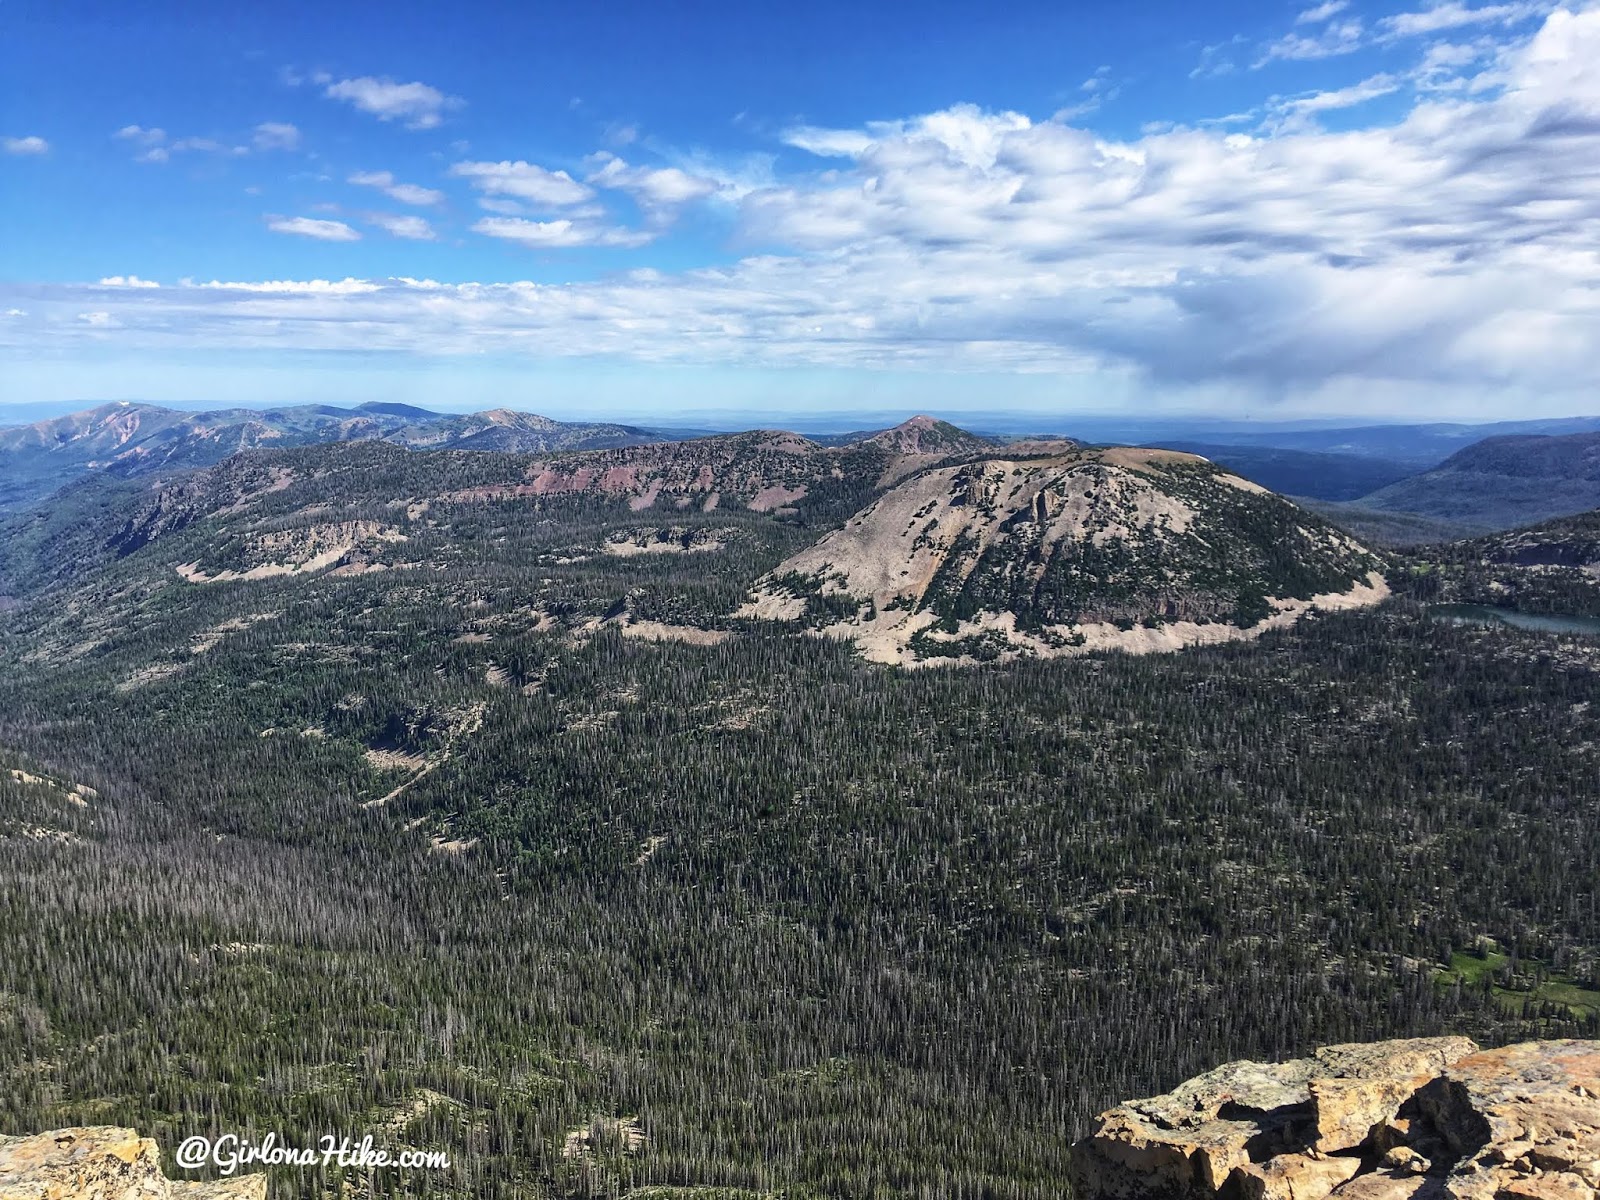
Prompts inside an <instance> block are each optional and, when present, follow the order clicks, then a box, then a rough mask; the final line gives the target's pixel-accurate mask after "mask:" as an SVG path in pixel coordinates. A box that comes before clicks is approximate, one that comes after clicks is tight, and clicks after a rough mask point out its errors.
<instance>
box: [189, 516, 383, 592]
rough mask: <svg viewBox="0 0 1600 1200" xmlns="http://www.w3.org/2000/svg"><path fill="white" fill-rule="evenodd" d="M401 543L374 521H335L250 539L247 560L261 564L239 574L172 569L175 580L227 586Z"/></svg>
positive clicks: (195, 566)
mask: <svg viewBox="0 0 1600 1200" xmlns="http://www.w3.org/2000/svg"><path fill="white" fill-rule="evenodd" d="M405 540H406V535H405V534H403V533H401V532H400V531H399V530H398V529H396V528H394V527H393V526H389V525H383V524H381V523H379V522H377V521H336V522H329V523H326V524H317V525H306V526H303V527H301V528H298V529H286V530H279V531H275V532H271V533H262V534H257V535H255V536H253V537H252V538H251V539H250V549H249V551H248V553H249V555H250V557H252V558H258V559H261V560H263V561H259V562H257V563H255V564H254V565H253V566H250V567H247V568H245V569H244V570H243V571H235V570H231V569H230V570H224V571H218V572H216V573H215V574H211V575H208V574H206V573H204V572H203V571H201V570H200V564H199V563H198V562H190V563H182V564H180V565H179V566H178V567H177V568H176V570H177V572H178V575H179V577H180V578H182V579H184V580H185V581H186V582H188V583H230V582H233V581H234V580H239V579H272V578H275V577H277V576H282V575H311V574H315V573H316V572H318V571H322V570H326V569H327V568H328V567H331V566H334V565H335V564H336V563H338V562H340V561H341V560H342V559H343V558H344V557H345V556H346V555H347V554H349V553H350V552H351V551H352V550H355V549H356V548H357V547H359V546H362V545H371V544H373V543H377V542H403V541H405ZM348 573H352V574H353V573H356V572H348Z"/></svg>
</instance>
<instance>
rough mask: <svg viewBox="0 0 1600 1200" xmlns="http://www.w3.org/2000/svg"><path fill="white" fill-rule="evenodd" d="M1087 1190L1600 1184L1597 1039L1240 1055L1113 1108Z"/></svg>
mask: <svg viewBox="0 0 1600 1200" xmlns="http://www.w3.org/2000/svg"><path fill="white" fill-rule="evenodd" d="M1074 1183H1075V1185H1076V1188H1077V1191H1078V1194H1079V1196H1080V1197H1081V1198H1082V1200H1156V1198H1166V1200H1205V1198H1207V1197H1213V1196H1219V1195H1220V1196H1221V1197H1222V1198H1223V1200H1328V1198H1329V1197H1331V1198H1332V1200H1596V1195H1595V1188H1596V1186H1597V1185H1600V1042H1576V1041H1569V1042H1528V1043H1525V1044H1523V1045H1519V1046H1508V1047H1505V1048H1503V1049H1499V1050H1487V1051H1480V1050H1479V1049H1478V1048H1477V1047H1476V1046H1475V1045H1474V1044H1473V1043H1472V1042H1471V1041H1469V1040H1468V1039H1466V1038H1419V1039H1412V1040H1406V1041H1392V1042H1377V1043H1372V1044H1369V1045H1348V1046H1329V1047H1325V1048H1323V1049H1321V1050H1318V1051H1317V1052H1316V1053H1315V1054H1314V1055H1312V1056H1311V1057H1310V1058H1303V1059H1296V1060H1294V1061H1291V1062H1285V1063H1253V1062H1236V1063H1229V1064H1227V1065H1225V1066H1222V1067H1218V1068H1217V1069H1216V1070H1214V1071H1208V1072H1207V1073H1206V1074H1204V1075H1200V1076H1197V1077H1196V1078H1194V1079H1191V1080H1189V1081H1188V1082H1187V1083H1184V1084H1181V1085H1179V1086H1178V1087H1177V1088H1174V1089H1173V1090H1172V1091H1171V1092H1168V1093H1167V1094H1166V1095H1164V1096H1155V1097H1152V1098H1150V1099H1147V1100H1135V1101H1131V1102H1129V1103H1127V1104H1123V1105H1120V1106H1118V1107H1117V1108H1114V1109H1112V1110H1110V1111H1109V1112H1107V1113H1105V1114H1103V1115H1102V1116H1101V1118H1100V1122H1099V1126H1098V1128H1097V1129H1096V1131H1095V1132H1094V1134H1093V1135H1092V1136H1090V1137H1089V1138H1087V1139H1085V1141H1084V1142H1082V1143H1080V1145H1079V1146H1078V1148H1077V1151H1076V1153H1075V1155H1074Z"/></svg>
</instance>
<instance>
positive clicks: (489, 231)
mask: <svg viewBox="0 0 1600 1200" xmlns="http://www.w3.org/2000/svg"><path fill="white" fill-rule="evenodd" d="M472 231H473V232H474V233H481V234H484V235H485V236H486V237H494V238H503V239H505V240H506V241H509V242H517V243H520V244H521V245H524V246H529V247H533V248H536V249H551V250H556V249H569V248H572V247H576V246H642V245H644V244H645V243H646V242H649V241H650V240H652V238H653V237H654V235H653V234H650V233H646V232H643V231H641V230H635V229H622V228H617V227H614V226H607V225H602V224H599V223H596V222H592V221H574V220H571V219H569V218H565V217H563V218H561V219H560V220H556V221H528V220H524V219H523V218H521V217H483V218H482V219H480V220H478V221H477V222H475V223H474V224H473V226H472Z"/></svg>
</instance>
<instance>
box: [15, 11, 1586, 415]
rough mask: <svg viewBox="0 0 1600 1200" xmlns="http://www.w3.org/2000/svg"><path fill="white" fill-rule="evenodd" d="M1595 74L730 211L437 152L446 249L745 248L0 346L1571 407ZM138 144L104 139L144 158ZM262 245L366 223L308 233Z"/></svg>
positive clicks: (56, 327)
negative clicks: (704, 367) (451, 182)
mask: <svg viewBox="0 0 1600 1200" xmlns="http://www.w3.org/2000/svg"><path fill="white" fill-rule="evenodd" d="M1514 8H1518V6H1516V5H1500V6H1496V8H1495V9H1480V10H1465V11H1470V12H1475V13H1476V14H1477V15H1476V16H1475V17H1474V19H1473V20H1471V21H1468V20H1467V19H1466V18H1464V17H1462V16H1461V15H1460V12H1459V11H1458V6H1455V5H1451V4H1444V5H1440V6H1438V7H1436V8H1434V9H1429V10H1425V11H1424V12H1423V13H1422V14H1420V15H1417V14H1414V15H1413V21H1412V25H1413V26H1415V25H1417V24H1418V23H1423V24H1426V23H1427V22H1431V24H1430V25H1428V28H1429V29H1430V30H1432V31H1444V30H1449V29H1453V28H1458V27H1461V26H1464V25H1471V26H1472V27H1473V28H1474V29H1475V30H1478V31H1481V29H1482V28H1483V27H1485V26H1487V25H1494V26H1496V27H1498V26H1500V25H1501V24H1503V23H1504V22H1506V21H1508V20H1511V19H1512V18H1513V16H1514V14H1511V13H1508V12H1500V11H1498V10H1500V9H1506V10H1509V9H1514ZM1341 10H1342V6H1341V5H1340V4H1338V3H1336V2H1335V3H1329V4H1322V5H1319V6H1318V7H1316V8H1314V9H1308V10H1307V11H1306V12H1304V13H1303V14H1301V20H1300V22H1299V24H1298V26H1297V29H1299V30H1300V31H1302V33H1304V36H1307V37H1312V38H1316V37H1322V36H1324V34H1325V32H1326V30H1327V29H1331V28H1334V27H1335V26H1337V24H1338V23H1339V22H1340V21H1342V20H1353V18H1346V17H1345V14H1344V13H1343V12H1342V11H1341ZM1486 13H1487V14H1490V15H1483V14H1486ZM1395 20H1396V21H1397V22H1398V18H1396V19H1395ZM1398 27H1399V26H1398V25H1396V26H1395V28H1398ZM1295 36H1299V35H1298V34H1297V35H1295ZM1343 36H1344V34H1342V33H1336V34H1335V39H1336V40H1337V39H1338V38H1342V37H1343ZM1360 36H1366V35H1365V34H1364V33H1362V34H1361V35H1360ZM1379 36H1382V34H1380V35H1379ZM1441 47H1442V48H1441ZM1596 62H1600V9H1595V8H1590V9H1587V10H1582V11H1571V10H1567V9H1556V10H1554V11H1551V12H1549V13H1548V14H1547V15H1545V16H1544V17H1543V19H1542V22H1541V23H1540V24H1538V26H1537V27H1536V29H1534V30H1533V31H1531V32H1530V34H1529V35H1528V36H1526V37H1523V38H1522V39H1520V40H1516V41H1511V40H1508V41H1506V42H1504V43H1503V44H1502V45H1500V46H1499V47H1498V48H1497V49H1496V50H1495V51H1494V52H1493V53H1490V54H1486V53H1485V52H1484V51H1483V49H1482V47H1476V48H1472V49H1470V51H1468V52H1462V53H1452V52H1451V51H1450V49H1449V43H1444V42H1440V43H1434V44H1433V45H1432V46H1430V47H1429V48H1428V49H1427V50H1426V53H1425V54H1424V55H1423V58H1422V64H1423V65H1422V67H1419V68H1418V71H1421V70H1423V69H1424V68H1425V69H1426V71H1427V72H1428V76H1427V78H1428V80H1429V86H1428V87H1426V88H1422V87H1420V86H1419V84H1418V82H1417V81H1418V79H1419V78H1420V77H1421V76H1420V75H1417V74H1413V75H1410V76H1407V75H1405V74H1403V73H1402V71H1401V69H1400V68H1398V67H1397V68H1396V70H1395V71H1393V72H1388V73H1384V74H1380V75H1375V76H1370V77H1368V78H1367V79H1365V80H1360V81H1358V82H1355V83H1352V84H1351V85H1350V86H1348V87H1346V88H1341V89H1333V90H1330V91H1326V92H1321V93H1315V94H1313V95H1310V96H1303V97H1293V98H1289V99H1287V100H1278V101H1276V102H1275V106H1269V107H1271V108H1272V112H1270V113H1267V114H1265V116H1264V119H1263V121H1262V123H1261V124H1260V125H1258V126H1257V127H1256V129H1255V132H1252V133H1238V132H1232V133H1230V132H1227V131H1226V130H1225V129H1224V128H1219V127H1215V126H1209V127H1196V128H1187V127H1181V128H1170V129H1164V130H1161V131H1158V132H1152V133H1149V134H1146V135H1145V136H1142V137H1138V138H1134V139H1129V140H1113V139H1108V138H1103V137H1099V136H1096V135H1095V134H1094V133H1092V132H1090V131H1089V130H1087V129H1084V128H1081V127H1078V126H1075V125H1073V124H1072V123H1070V121H1069V120H1067V119H1065V118H1062V119H1049V120H1042V121H1041V120H1035V119H1033V118H1030V117H1029V116H1027V115H1025V114H1021V113H1015V112H995V111H988V110H984V109H980V108H977V107H974V106H970V105H956V106H953V107H950V108H948V109H944V110H941V111H938V112H934V113H928V114H924V115H921V116H916V117H911V118H906V119H902V120H895V121H884V122H875V123H870V124H865V125H863V126H861V127H859V128H850V129H824V128H816V127H809V126H797V127H794V128H792V129H790V130H789V131H788V132H787V133H786V134H785V135H784V140H785V142H786V143H787V144H788V145H789V146H790V147H793V148H795V149H798V150H801V151H803V152H805V153H806V154H807V155H809V156H810V157H811V158H813V159H814V160H815V165H814V168H813V169H810V170H804V171H801V172H799V173H795V174H791V175H789V176H788V177H786V178H784V179H781V180H779V181H776V182H769V183H767V184H765V185H764V186H755V187H751V188H747V189H744V190H740V191H737V192H730V191H728V190H727V189H725V188H723V187H721V185H719V184H718V182H717V181H716V180H715V179H713V178H711V176H710V175H702V174H700V173H698V172H697V171H694V170H690V169H687V168H663V169H649V168H639V167H635V166H631V165H630V164H628V163H626V162H624V161H623V160H621V159H620V158H616V157H614V156H610V155H602V156H597V157H596V158H595V159H593V160H591V163H590V167H589V170H588V173H587V174H585V173H584V172H581V171H580V172H579V175H578V177H574V175H573V174H571V173H569V172H568V171H566V170H555V169H550V168H547V167H544V166H540V165H537V164H533V163H529V162H524V161H501V162H487V161H486V162H477V161H472V162H460V163H457V164H456V165H455V166H454V167H452V168H450V170H449V174H450V175H451V176H453V177H455V178H457V179H461V180H464V181H466V183H467V184H468V185H469V186H470V187H471V188H472V189H474V190H475V192H476V193H477V194H478V196H479V198H480V201H481V202H482V203H483V204H484V206H485V208H486V209H487V211H489V212H490V213H492V214H494V215H489V216H483V217H481V218H479V219H478V220H477V221H476V222H475V223H474V224H473V225H472V226H471V231H472V232H473V233H475V234H477V235H480V236H484V237H489V238H494V239H499V240H500V241H502V242H505V243H506V244H507V252H508V253H509V254H516V253H519V252H524V251H527V250H533V251H538V252H554V251H562V250H570V249H573V248H582V247H596V246H599V247H610V248H613V249H626V248H628V247H632V246H638V245H642V244H644V243H645V242H648V241H650V240H651V239H652V238H655V237H658V236H660V235H661V227H660V225H659V222H658V224H656V225H650V222H649V219H648V218H649V215H650V214H651V213H652V212H675V211H676V210H677V209H678V208H679V207H681V206H684V205H688V204H694V203H698V202H702V201H710V200H715V201H716V202H717V203H719V204H724V205H729V206H731V212H732V219H733V220H734V221H735V223H736V232H737V236H738V238H740V239H742V241H743V243H744V244H746V245H753V246H760V247H763V248H764V249H763V252H762V253H759V254H751V255H749V256H748V257H745V258H743V259H740V260H738V261H736V262H732V263H731V264H729V265H726V266H719V267H714V268H704V269H698V270H685V271H679V272H675V273H665V272H660V271H656V270H649V269H644V270H636V271H632V272H626V273H623V274H619V275H615V276H611V277H608V278H603V279H600V280H598V281H594V282H583V283H573V284H541V283H535V282H514V283H478V282H439V281H433V280H419V279H412V278H394V279H381V280H361V281H356V280H345V281H343V282H342V283H339V282H325V281H298V282H283V283H260V282H249V281H243V282H235V283H226V282H213V283H209V284H196V283H183V284H179V285H177V286H172V285H168V286H163V287H161V288H160V289H137V290H135V289H132V288H130V287H127V286H116V285H115V281H114V280H113V279H112V278H108V279H106V280H105V281H103V282H102V283H101V284H96V285H73V286H64V285H63V286H55V285H50V286H46V285H7V286H5V287H0V292H3V293H5V294H3V295H0V305H6V306H8V305H11V304H13V303H14V304H15V305H16V307H17V308H18V309H19V310H23V311H25V312H26V314H27V316H26V317H25V318H18V319H15V320H11V321H8V322H6V323H5V324H4V325H0V345H11V346H23V345H27V344H34V345H38V344H42V343H49V342H52V341H53V342H54V343H55V344H57V345H70V344H71V343H72V342H73V340H74V339H76V338H83V337H88V336H94V337H114V338H117V339H121V341H122V343H123V344H126V345H128V346H135V347H146V348H156V349H161V348H172V349H178V348H181V347H186V346H197V345H198V346H206V347H209V346H219V347H222V346H226V347H242V348H252V349H282V350H295V351H327V352H340V351H356V350H359V351H361V352H363V353H372V352H375V351H392V352H395V353H403V354H417V355H429V356H450V355H481V354H510V355H529V356H537V357H540V358H552V357H559V356H563V355H568V356H602V357H606V358H612V359H616V358H621V359H629V360H633V361H636V362H643V363H692V364H723V365H730V366H804V367H825V368H913V369H928V370H939V371H972V372H994V371H1005V372H1015V373H1060V374H1070V375H1076V376H1087V377H1096V376H1100V377H1104V378H1106V379H1107V380H1111V379H1122V378H1127V377H1130V376H1131V377H1134V378H1136V379H1139V380H1142V381H1144V383H1145V384H1147V385H1149V386H1150V387H1152V388H1154V389H1157V390H1159V389H1161V388H1163V387H1165V388H1174V389H1183V388H1203V389H1212V391H1213V393H1215V394H1228V395H1240V396H1249V397H1253V398H1257V399H1262V398H1265V399H1278V398H1287V399H1296V400H1304V399H1306V398H1308V397H1317V396H1327V395H1330V394H1335V393H1336V394H1337V395H1338V396H1341V397H1345V398H1347V399H1348V398H1352V397H1353V398H1357V399H1359V398H1361V397H1372V396H1380V395H1381V396H1383V397H1385V398H1401V399H1404V398H1406V397H1412V398H1422V397H1425V398H1428V399H1427V402H1428V403H1443V404H1449V403H1454V402H1455V401H1456V400H1457V399H1462V398H1481V397H1483V396H1485V395H1503V396H1534V397H1542V398H1546V399H1548V398H1550V397H1560V396H1563V395H1570V396H1573V397H1581V398H1582V404H1583V405H1587V406H1588V407H1592V385H1593V380H1594V379H1595V378H1596V377H1597V375H1600V339H1596V338H1595V337H1594V332H1593V331H1594V330H1595V329H1596V328H1600V286H1597V283H1596V281H1597V280H1600V189H1597V187H1596V174H1595V168H1594V164H1596V163H1600V72H1597V71H1596V70H1595V69H1594V65H1593V64H1594V63H1596ZM1406 89H1409V90H1410V96H1411V99H1410V100H1409V102H1408V103H1409V108H1407V109H1406V110H1405V111H1404V112H1403V114H1402V115H1400V116H1398V117H1391V118H1389V121H1388V123H1386V124H1378V125H1371V126H1369V127H1367V128H1362V129H1355V130H1346V129H1340V130H1329V129H1325V128H1322V127H1321V126H1319V125H1318V124H1317V123H1316V122H1317V121H1318V119H1319V118H1321V117H1322V116H1323V115H1325V114H1329V113H1343V112H1347V111H1348V110H1350V109H1351V108H1353V107H1354V106H1356V105H1359V104H1363V103H1367V102H1369V101H1371V100H1373V99H1375V98H1377V97H1393V96H1395V95H1396V94H1397V93H1399V92H1401V91H1403V90H1406ZM407 94H408V95H409V93H407ZM408 103H411V102H408ZM390 111H391V113H392V115H393V117H394V119H416V113H415V112H411V113H410V115H409V116H408V115H407V112H409V111H410V110H407V111H402V110H401V108H399V107H396V106H395V104H393V103H391V105H390ZM419 111H432V110H426V109H424V110H419ZM1274 114H1275V116H1274ZM152 132H159V131H142V130H141V131H138V132H137V133H131V132H130V133H126V136H127V137H128V138H129V140H131V141H134V142H135V143H136V144H138V145H152V146H160V145H165V144H167V143H165V141H164V139H163V140H162V141H158V142H152V141H151V140H150V134H151V133H152ZM353 181H354V182H358V183H363V184H367V185H369V186H373V187H377V188H379V189H381V190H385V191H388V192H389V193H390V194H391V195H396V193H395V192H394V190H393V189H395V188H396V187H403V186H405V185H397V184H396V183H395V182H394V180H393V178H392V177H391V176H389V175H387V174H386V173H378V174H373V175H371V176H368V177H353ZM616 190H620V191H625V192H628V193H630V194H631V195H632V196H633V197H634V198H635V200H636V201H637V202H638V204H639V207H640V210H641V212H643V213H645V214H646V217H647V221H646V224H647V225H649V227H648V228H645V229H629V228H624V227H621V226H619V225H616V224H614V223H612V222H611V220H610V219H609V218H608V217H607V216H606V213H605V210H604V209H602V208H599V207H598V206H597V203H596V198H597V196H598V195H599V194H600V193H602V192H605V191H616ZM396 198H398V199H404V197H403V196H398V195H397V196H396ZM419 202H420V201H419ZM368 219H369V220H370V221H371V222H372V223H373V224H375V225H377V226H379V227H381V228H383V229H386V230H387V231H388V232H389V233H391V234H393V235H395V236H398V237H402V238H412V237H414V238H419V239H421V238H428V237H431V236H433V230H432V227H431V226H429V225H428V224H427V223H426V222H423V221H421V219H420V218H406V217H393V216H382V215H374V216H372V217H370V218H368ZM270 227H271V228H272V229H274V230H275V231H278V232H283V233H289V234H296V235H299V236H302V237H308V238H315V239H322V240H327V241H350V240H354V239H356V238H359V237H360V234H359V232H357V231H356V230H355V229H354V228H352V227H351V226H349V225H347V224H344V223H343V222H339V221H328V220H316V219H312V218H306V217H293V218H274V219H273V220H272V222H271V224H270ZM768 248H770V249H768ZM85 312H90V313H103V314H106V316H107V321H106V322H89V321H87V320H86V319H84V318H82V317H81V315H80V314H83V313H85ZM111 322H115V327H114V331H113V326H112V325H111V324H110V323H111ZM1389 402H1390V401H1389V400H1388V399H1386V400H1385V403H1389ZM1417 402H1418V403H1421V401H1420V400H1418V401H1417ZM1574 403H1578V401H1577V400H1575V401H1574ZM1413 411H1414V408H1413Z"/></svg>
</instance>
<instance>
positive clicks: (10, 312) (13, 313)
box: [5, 308, 28, 317]
mask: <svg viewBox="0 0 1600 1200" xmlns="http://www.w3.org/2000/svg"><path fill="white" fill-rule="evenodd" d="M5 315H6V316H8V317H25V316H27V315H28V314H27V312H26V311H25V310H23V309H20V308H8V309H6V312H5Z"/></svg>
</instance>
